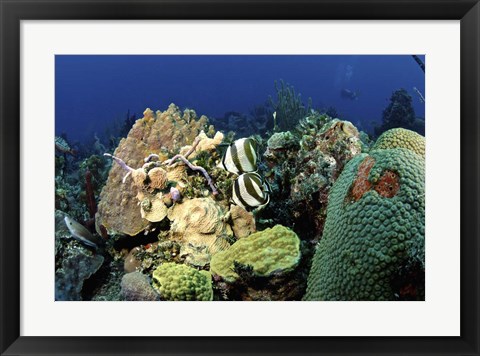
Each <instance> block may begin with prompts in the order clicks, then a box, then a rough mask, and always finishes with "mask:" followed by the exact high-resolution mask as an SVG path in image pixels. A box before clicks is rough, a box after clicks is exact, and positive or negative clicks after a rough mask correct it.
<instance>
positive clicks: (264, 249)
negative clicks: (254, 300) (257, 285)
mask: <svg viewBox="0 0 480 356" xmlns="http://www.w3.org/2000/svg"><path fill="white" fill-rule="evenodd" d="M300 257H301V254H300V239H299V238H298V236H297V234H295V233H294V232H293V231H292V230H290V229H288V228H286V227H284V226H282V225H276V226H275V227H273V228H269V229H266V230H264V231H259V232H256V233H254V234H252V235H250V236H248V237H244V238H242V239H240V240H238V241H236V242H235V243H234V244H233V245H232V246H231V247H230V248H229V249H227V250H226V251H223V252H218V253H217V254H216V255H214V256H213V257H212V260H211V262H210V271H211V272H212V274H214V275H218V276H220V277H222V278H223V279H224V280H226V281H229V282H233V281H235V280H236V279H237V278H238V277H239V276H238V274H237V273H236V272H235V264H241V265H244V266H251V268H252V273H253V274H254V275H256V276H262V277H267V276H270V275H273V274H281V273H285V272H288V271H292V270H293V269H294V268H295V267H296V266H297V264H298V263H299V261H300Z"/></svg>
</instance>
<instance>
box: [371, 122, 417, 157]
mask: <svg viewBox="0 0 480 356" xmlns="http://www.w3.org/2000/svg"><path fill="white" fill-rule="evenodd" d="M387 148H406V149H409V150H411V151H413V152H415V153H416V154H418V155H420V156H422V157H423V158H425V137H423V136H422V135H419V134H418V133H416V132H415V131H411V130H407V129H402V128H396V129H390V130H388V131H385V132H384V133H383V134H382V135H381V136H380V137H379V138H378V139H377V141H376V142H375V145H373V147H372V150H376V149H387Z"/></svg>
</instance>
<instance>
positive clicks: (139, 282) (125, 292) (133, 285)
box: [120, 272, 160, 301]
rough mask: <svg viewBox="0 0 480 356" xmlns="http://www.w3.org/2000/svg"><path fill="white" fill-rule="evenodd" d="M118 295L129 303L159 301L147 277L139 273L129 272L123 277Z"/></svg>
mask: <svg viewBox="0 0 480 356" xmlns="http://www.w3.org/2000/svg"><path fill="white" fill-rule="evenodd" d="M120 294H121V295H122V296H123V298H124V299H125V300H129V301H154V300H159V299H160V298H159V296H158V294H157V293H156V292H155V290H154V289H153V288H152V286H151V285H150V281H149V280H148V277H147V276H145V275H144V274H142V273H140V272H131V273H127V274H125V275H124V276H123V278H122V282H121V290H120Z"/></svg>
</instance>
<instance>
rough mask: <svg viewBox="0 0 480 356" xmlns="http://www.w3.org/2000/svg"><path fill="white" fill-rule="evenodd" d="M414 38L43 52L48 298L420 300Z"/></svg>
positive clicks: (420, 110)
mask: <svg viewBox="0 0 480 356" xmlns="http://www.w3.org/2000/svg"><path fill="white" fill-rule="evenodd" d="M426 64H427V63H426V60H425V56H424V55H420V54H418V55H416V54H412V55H56V56H55V152H54V154H55V245H54V248H55V300H56V301H158V302H161V301H412V300H413V301H423V300H425V119H426V118H425V100H426V99H425V98H426V94H425V70H426Z"/></svg>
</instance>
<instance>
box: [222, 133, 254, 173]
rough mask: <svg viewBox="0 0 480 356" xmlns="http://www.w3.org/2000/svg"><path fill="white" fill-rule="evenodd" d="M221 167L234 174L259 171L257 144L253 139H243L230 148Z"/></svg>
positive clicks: (223, 158)
mask: <svg viewBox="0 0 480 356" xmlns="http://www.w3.org/2000/svg"><path fill="white" fill-rule="evenodd" d="M219 166H220V167H221V168H223V169H225V170H226V171H228V172H230V173H234V174H241V173H247V172H254V171H256V170H257V142H256V141H255V140H254V139H253V138H241V139H238V140H236V141H234V142H233V143H232V144H231V145H230V146H228V148H227V150H226V152H225V154H224V155H223V157H222V161H221V162H220V164H219Z"/></svg>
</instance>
